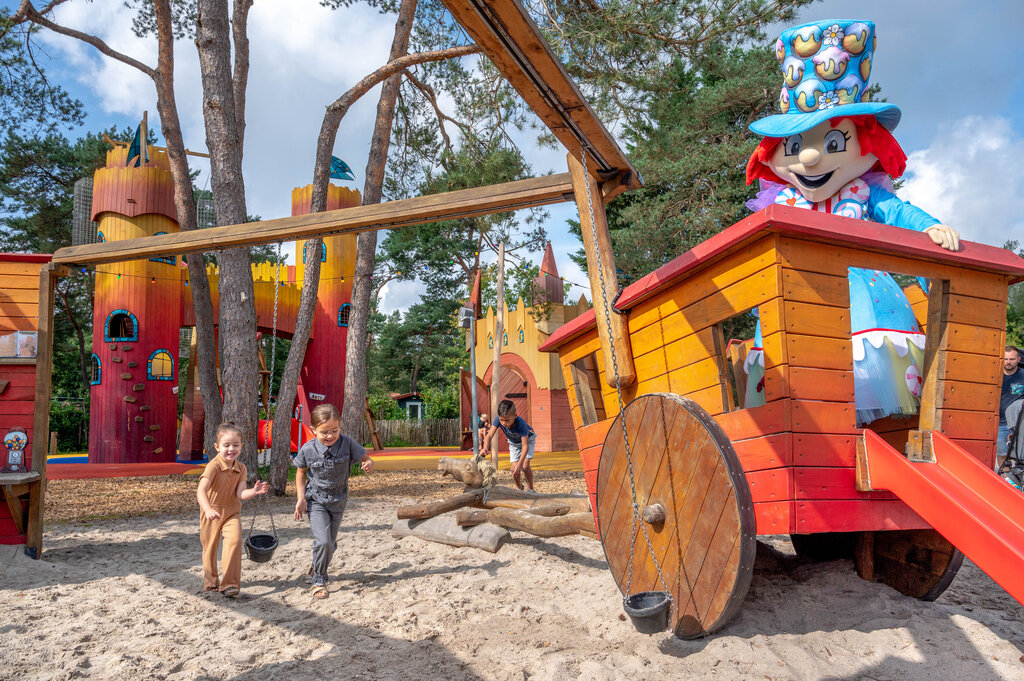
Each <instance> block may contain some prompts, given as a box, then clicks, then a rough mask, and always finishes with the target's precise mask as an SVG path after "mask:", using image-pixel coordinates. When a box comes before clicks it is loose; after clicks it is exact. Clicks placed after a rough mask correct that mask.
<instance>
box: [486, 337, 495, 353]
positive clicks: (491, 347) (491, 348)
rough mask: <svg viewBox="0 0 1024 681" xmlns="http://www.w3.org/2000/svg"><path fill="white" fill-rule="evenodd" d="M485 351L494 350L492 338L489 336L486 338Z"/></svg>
mask: <svg viewBox="0 0 1024 681" xmlns="http://www.w3.org/2000/svg"><path fill="white" fill-rule="evenodd" d="M487 349H488V350H493V349H494V336H490V335H488V336H487Z"/></svg>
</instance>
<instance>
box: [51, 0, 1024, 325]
mask: <svg viewBox="0 0 1024 681" xmlns="http://www.w3.org/2000/svg"><path fill="white" fill-rule="evenodd" d="M853 9H855V10H856V11H855V12H854V11H853ZM55 16H56V18H57V20H58V21H59V22H60V23H62V24H64V25H67V26H71V27H74V28H76V29H78V30H80V31H84V32H86V33H92V34H95V35H97V36H99V37H100V38H102V39H103V40H104V41H106V42H107V43H108V44H110V45H111V46H112V47H113V48H114V49H117V50H119V51H121V52H124V53H126V54H129V55H131V56H133V57H135V58H137V59H139V60H140V61H143V62H145V63H147V64H149V65H154V66H155V64H156V47H155V43H154V42H153V41H152V40H151V39H140V38H136V37H135V35H134V34H133V33H132V31H131V13H130V11H129V10H127V9H125V8H124V4H123V2H122V1H121V0H95V2H92V3H88V2H85V1H84V0H70V1H69V2H67V3H65V4H64V5H62V6H60V7H59V8H58V10H57V12H56V15H55ZM830 18H857V19H867V20H871V21H874V22H875V25H876V33H877V36H878V47H877V50H876V53H875V63H874V66H873V69H872V74H871V78H872V82H875V83H879V84H881V85H882V87H883V95H884V96H885V97H886V99H887V100H888V101H889V102H892V103H894V104H896V105H898V106H899V107H900V108H901V110H902V112H903V118H902V120H901V122H900V125H899V127H898V128H897V129H896V130H895V132H894V134H895V136H896V139H897V140H898V141H899V142H900V144H901V145H902V146H903V148H904V150H905V151H906V152H907V154H908V157H909V158H908V163H907V173H906V174H905V175H904V179H905V183H904V185H903V187H902V189H901V190H900V196H901V197H902V198H904V199H906V200H908V201H911V202H912V203H914V204H915V205H917V206H919V207H921V208H923V209H924V210H926V211H928V212H929V213H931V214H933V215H934V216H935V217H937V218H938V219H939V220H941V221H942V222H943V223H945V224H948V225H950V226H952V227H954V228H956V229H957V230H959V231H960V233H961V237H962V238H964V239H967V240H970V241H980V242H984V243H989V244H994V245H997V246H1001V245H1002V244H1003V243H1004V242H1005V241H1006V240H1007V239H1018V240H1020V241H1022V242H1024V162H1021V159H1022V158H1024V75H1022V74H1024V69H1022V68H1021V64H1022V63H1024V41H1021V40H1020V39H1019V38H1018V37H1017V35H1016V30H1017V29H1018V28H1019V26H1020V25H1021V24H1022V23H1024V3H1022V2H1020V0H976V1H974V2H964V1H963V0H929V2H928V3H910V2H893V0H860V1H859V2H857V3H850V2H840V1H839V0H826V1H824V2H818V3H815V4H813V5H811V6H810V7H808V8H805V9H804V10H803V11H802V13H801V15H800V17H799V19H798V21H796V22H793V24H792V25H796V24H797V23H802V22H804V21H816V20H819V19H830ZM786 27H787V26H785V25H779V26H778V27H776V28H775V30H773V31H769V35H770V39H769V41H768V42H767V43H766V46H765V47H766V49H767V48H768V47H769V46H770V45H773V44H774V40H775V37H776V36H777V34H778V33H779V32H780V31H781V30H783V29H784V28H786ZM392 31H393V21H392V20H391V19H389V18H388V17H386V16H382V15H380V14H378V13H377V12H376V11H375V10H371V9H368V8H366V7H365V6H362V5H360V4H356V5H354V6H353V7H350V8H347V9H344V10H335V11H332V10H329V9H326V8H323V7H321V6H320V5H319V3H318V2H317V1H316V0H289V1H288V2H281V1H280V0H257V2H256V3H255V4H254V5H253V8H252V11H251V14H250V20H249V38H250V50H251V65H250V74H249V88H248V95H247V96H248V100H247V113H246V123H247V127H246V139H245V155H244V161H243V175H244V178H245V186H246V200H247V207H248V212H249V213H250V214H253V215H259V216H261V217H263V218H274V217H282V216H285V215H288V214H289V212H290V210H291V199H290V196H291V190H292V188H293V187H297V186H302V185H305V184H308V183H309V182H310V181H311V179H312V170H313V161H314V151H315V144H316V139H317V135H318V134H319V130H320V125H321V122H322V120H323V113H324V108H325V107H326V106H327V105H328V104H330V103H331V102H333V101H334V100H335V99H337V98H338V97H339V96H340V95H341V94H343V93H344V92H345V91H346V90H347V89H348V88H349V87H350V86H351V85H352V84H354V83H355V82H356V81H358V80H359V79H360V78H362V77H363V76H365V75H366V74H368V73H370V72H371V71H373V70H374V69H375V68H377V67H378V66H379V65H381V64H382V63H384V61H385V60H386V58H387V54H388V51H389V48H390V44H391V38H392ZM39 39H40V40H41V41H42V42H43V44H44V45H45V46H46V52H47V53H48V54H49V57H50V62H49V63H48V64H46V65H45V66H46V68H47V70H48V72H49V74H50V76H51V78H52V79H53V80H55V81H56V82H59V83H61V84H62V85H63V86H64V87H65V88H66V89H67V90H68V91H69V92H71V94H72V95H73V96H75V97H77V98H78V99H80V100H81V101H82V102H83V103H84V104H85V108H86V110H87V111H88V117H87V120H86V123H85V125H84V126H83V129H82V130H79V131H73V132H72V133H71V135H70V136H72V137H74V136H76V135H77V134H82V133H84V132H85V131H97V130H100V129H104V128H107V127H109V126H111V125H115V126H117V127H118V128H123V127H129V126H133V125H137V124H138V122H139V121H140V120H141V117H142V112H143V111H148V112H149V121H150V126H151V127H153V128H155V129H156V130H157V134H158V137H161V136H160V134H159V127H158V126H159V116H158V114H157V110H156V95H155V92H154V88H153V84H152V82H151V81H150V80H149V79H148V78H147V77H146V76H144V75H142V74H141V73H140V72H138V71H137V70H135V69H133V68H131V67H129V66H126V65H123V64H121V63H119V62H115V61H113V60H111V59H108V58H106V57H103V56H102V55H100V54H99V53H98V52H97V51H96V50H95V49H94V48H92V47H91V46H89V45H86V44H84V43H81V42H79V41H76V40H73V39H70V38H66V37H64V36H60V35H56V34H53V33H50V32H48V31H45V30H44V31H42V32H41V33H40V34H39ZM175 59H176V63H175V86H176V90H177V103H178V110H179V115H180V117H181V123H182V130H183V133H184V137H185V145H186V146H187V147H188V148H190V149H193V150H202V149H204V148H205V132H204V127H203V120H202V108H201V86H200V78H199V67H198V60H197V58H196V53H195V48H194V46H193V44H192V43H191V42H189V41H182V42H179V43H178V44H177V46H176V50H175ZM779 83H780V87H781V74H780V80H779ZM378 96H379V89H377V88H375V89H374V90H372V91H371V92H370V93H369V94H368V95H366V96H364V97H363V98H362V99H361V100H360V101H359V102H358V103H357V104H356V105H355V106H354V107H353V108H352V109H351V110H350V112H349V113H348V115H347V116H346V117H345V119H344V121H343V122H342V126H341V128H340V130H339V133H338V137H337V140H338V141H337V144H336V146H335V149H334V155H336V156H338V157H340V158H342V159H344V160H345V161H346V162H347V163H348V164H349V166H350V167H352V168H353V170H354V171H355V175H356V181H355V182H353V183H345V186H350V187H353V188H356V189H362V183H363V177H364V169H365V166H366V158H367V153H368V148H369V142H370V135H371V133H372V129H373V119H374V116H375V109H376V102H377V98H378ZM526 142H527V143H526V145H525V147H524V149H523V151H524V154H525V156H526V158H527V160H528V161H529V162H530V164H531V165H532V167H533V170H534V172H535V174H537V175H540V174H543V173H546V172H549V171H553V172H564V171H565V170H566V168H565V155H564V152H561V151H558V150H551V149H540V148H534V147H533V146H532V145H531V144H529V140H526ZM157 143H158V144H162V143H163V140H162V139H159V140H158V142H157ZM623 146H624V145H623ZM190 163H192V165H193V167H194V168H198V169H199V170H200V171H201V174H200V176H199V179H198V181H197V182H198V184H199V185H200V186H208V183H209V169H208V165H206V161H205V159H197V158H195V157H193V158H191V159H190ZM335 182H337V180H336V181H335ZM548 212H549V214H550V219H549V220H548V222H547V223H546V229H547V232H548V235H549V238H550V239H551V241H552V245H553V250H554V253H555V259H556V262H557V265H558V270H559V273H560V274H562V275H563V276H564V277H565V278H566V280H567V281H569V282H573V283H576V284H578V285H579V286H578V287H577V288H575V289H573V292H572V294H571V296H572V297H573V298H576V297H577V296H578V295H579V294H580V293H581V292H582V293H584V294H585V295H587V297H588V299H589V298H590V295H589V286H587V283H586V282H587V279H586V276H585V275H584V274H583V273H582V272H581V271H580V269H579V268H578V267H577V266H576V265H575V264H574V263H572V261H571V260H569V258H568V255H567V254H568V253H570V252H573V251H575V250H577V249H578V248H579V243H578V242H577V241H576V239H575V237H573V236H571V235H570V234H569V231H568V228H567V226H566V223H565V221H566V219H568V218H575V217H576V208H575V205H573V204H562V205H557V206H550V207H548ZM535 257H536V260H537V261H538V262H539V260H540V254H539V253H538V254H536V256H535ZM421 292H422V287H421V286H419V285H418V284H417V283H416V282H399V283H395V282H392V283H390V284H389V285H388V286H387V287H386V290H385V291H384V292H383V296H382V300H381V307H382V309H383V310H384V311H385V312H390V311H392V310H396V309H405V308H407V307H408V306H409V305H411V304H413V303H415V302H417V300H418V299H419V296H420V294H421Z"/></svg>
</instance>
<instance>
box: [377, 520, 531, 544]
mask: <svg viewBox="0 0 1024 681" xmlns="http://www.w3.org/2000/svg"><path fill="white" fill-rule="evenodd" d="M391 534H392V536H394V537H397V538H399V539H400V538H402V537H408V536H413V537H419V538H420V539H423V540H426V541H432V542H437V543H439V544H447V545H448V546H468V547H470V548H474V549H483V550H484V551H490V552H491V553H497V551H498V549H500V548H501V547H502V546H503V545H504V544H505V542H507V541H508V540H509V538H510V536H511V535H509V532H508V530H506V529H505V528H503V527H498V526H497V525H489V524H488V525H479V526H477V527H459V526H458V525H456V524H455V518H454V517H453V516H450V515H443V516H437V517H434V518H427V519H426V520H399V521H398V522H396V523H395V524H394V526H393V527H392V528H391Z"/></svg>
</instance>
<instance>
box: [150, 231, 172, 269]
mask: <svg viewBox="0 0 1024 681" xmlns="http://www.w3.org/2000/svg"><path fill="white" fill-rule="evenodd" d="M161 234H167V232H157V233H156V234H154V235H153V236H160V235H161ZM149 261H150V262H163V263H167V264H168V265H177V264H178V258H177V257H176V256H173V255H168V256H166V257H156V258H150V259H149Z"/></svg>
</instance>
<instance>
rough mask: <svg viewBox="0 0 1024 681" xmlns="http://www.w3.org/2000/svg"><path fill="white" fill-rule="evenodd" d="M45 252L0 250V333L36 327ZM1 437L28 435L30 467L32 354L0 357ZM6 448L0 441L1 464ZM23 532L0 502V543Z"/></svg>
mask: <svg viewBox="0 0 1024 681" xmlns="http://www.w3.org/2000/svg"><path fill="white" fill-rule="evenodd" d="M49 260H50V256H48V255H12V254H0V336H7V335H8V334H11V333H12V332H15V331H36V330H37V323H38V321H37V320H38V310H39V270H40V268H41V267H42V266H43V265H44V264H46V263H47V262H49ZM0 381H6V382H7V385H6V387H4V388H3V389H2V390H0V441H2V440H3V437H4V435H6V434H7V433H8V431H11V430H15V429H17V430H22V431H24V432H25V434H26V435H27V436H28V447H27V448H26V450H25V466H26V468H28V469H31V467H32V458H33V456H34V450H35V449H36V440H37V438H36V435H35V433H34V432H33V429H32V416H33V411H34V409H35V385H36V363H35V358H34V357H31V358H30V357H22V358H0ZM39 439H41V441H42V443H43V446H42V448H41V450H40V453H41V454H40V455H42V456H45V455H46V441H47V438H46V437H43V438H39ZM5 455H6V449H4V448H3V445H2V444H0V468H2V467H3V463H4V461H5ZM24 543H25V535H23V534H17V530H16V528H15V525H14V521H13V520H12V519H11V512H10V510H9V509H8V508H7V504H5V503H0V544H24Z"/></svg>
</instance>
